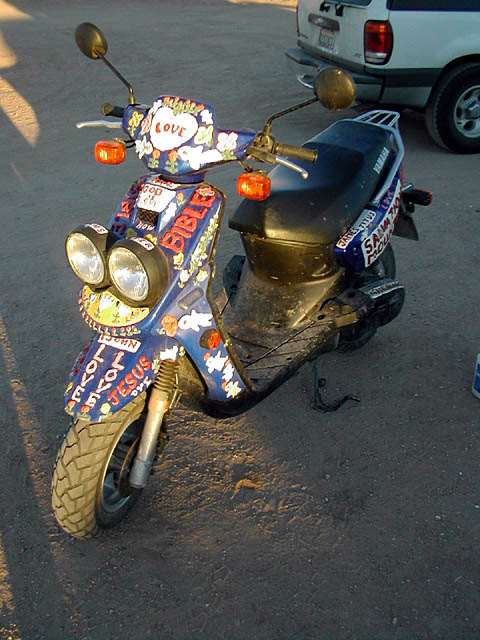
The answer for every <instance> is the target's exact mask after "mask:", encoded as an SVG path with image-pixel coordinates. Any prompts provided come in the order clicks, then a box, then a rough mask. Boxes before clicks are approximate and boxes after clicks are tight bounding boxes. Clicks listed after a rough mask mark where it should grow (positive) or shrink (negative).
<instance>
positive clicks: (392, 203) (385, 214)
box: [335, 174, 402, 271]
mask: <svg viewBox="0 0 480 640" xmlns="http://www.w3.org/2000/svg"><path fill="white" fill-rule="evenodd" d="M401 186H402V185H401V180H400V175H399V174H397V175H396V176H395V178H394V180H393V182H392V184H391V186H390V188H389V189H388V191H387V193H386V194H385V196H384V197H383V199H382V200H381V202H380V204H379V205H378V206H375V207H374V206H370V207H369V208H367V209H365V210H364V211H363V212H362V213H361V215H360V216H359V218H358V219H357V220H356V222H355V223H354V224H353V226H352V227H350V229H349V230H348V231H347V232H346V233H345V234H344V235H343V236H341V238H339V240H338V241H337V243H336V245H335V255H336V257H337V260H338V261H339V263H340V264H341V265H343V266H345V267H348V268H350V269H353V270H354V271H363V270H364V269H368V267H370V266H371V265H372V264H373V263H374V262H375V260H377V259H378V258H379V257H380V256H381V255H382V253H383V252H384V251H385V249H386V248H387V246H388V244H389V243H390V240H391V237H392V235H393V232H394V231H395V224H396V221H397V219H398V215H399V212H400V200H401Z"/></svg>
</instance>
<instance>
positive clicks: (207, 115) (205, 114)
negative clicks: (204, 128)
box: [200, 109, 213, 124]
mask: <svg viewBox="0 0 480 640" xmlns="http://www.w3.org/2000/svg"><path fill="white" fill-rule="evenodd" d="M200 117H201V119H202V122H204V123H205V124H213V119H212V114H211V112H210V111H209V110H208V109H204V110H203V111H202V112H201V114H200Z"/></svg>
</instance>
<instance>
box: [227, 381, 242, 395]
mask: <svg viewBox="0 0 480 640" xmlns="http://www.w3.org/2000/svg"><path fill="white" fill-rule="evenodd" d="M225 391H226V392H227V398H236V397H237V396H238V394H239V393H241V392H242V390H241V389H240V385H239V384H238V382H237V381H235V382H228V383H227V384H226V385H225Z"/></svg>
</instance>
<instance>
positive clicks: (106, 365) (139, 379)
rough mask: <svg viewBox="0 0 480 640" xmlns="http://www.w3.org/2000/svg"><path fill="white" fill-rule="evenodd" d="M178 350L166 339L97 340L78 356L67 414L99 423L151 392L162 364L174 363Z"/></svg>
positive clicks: (69, 387) (102, 337)
mask: <svg viewBox="0 0 480 640" xmlns="http://www.w3.org/2000/svg"><path fill="white" fill-rule="evenodd" d="M177 355H178V346H177V345H175V343H174V341H172V340H171V339H170V338H168V337H166V336H141V337H140V338H139V339H137V338H135V339H134V338H117V337H113V336H108V335H104V334H102V335H98V336H95V337H94V338H93V339H92V341H91V342H90V343H89V344H88V345H87V346H86V347H85V349H84V350H83V351H82V352H81V353H80V354H79V356H78V358H77V360H76V362H75V364H74V366H73V369H72V371H71V373H70V377H69V381H68V383H67V387H66V390H65V411H66V412H67V413H68V414H69V415H71V416H73V417H77V418H78V417H81V418H87V419H89V420H92V421H100V420H102V419H104V418H105V417H107V416H108V415H110V414H112V413H115V412H117V411H119V410H120V409H122V407H124V406H125V405H126V404H128V403H129V402H131V400H133V399H134V398H135V397H137V396H138V395H139V394H140V393H142V392H143V391H145V390H146V389H148V387H149V386H150V385H151V384H152V382H153V381H154V378H155V372H156V371H157V370H158V367H159V364H160V361H161V360H165V359H172V360H175V359H176V358H177Z"/></svg>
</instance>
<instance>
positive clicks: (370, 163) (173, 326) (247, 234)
mask: <svg viewBox="0 0 480 640" xmlns="http://www.w3.org/2000/svg"><path fill="white" fill-rule="evenodd" d="M76 41H77V44H78V46H79V48H80V49H81V51H82V52H83V53H84V54H85V55H87V56H88V57H90V58H92V59H100V60H103V62H104V63H105V64H107V66H109V68H110V69H112V71H113V72H114V73H115V74H116V75H117V77H118V78H119V79H120V80H121V81H122V82H123V83H124V84H125V85H126V86H127V88H128V92H129V100H128V104H127V106H125V107H116V106H112V105H110V104H105V105H103V108H102V110H103V114H104V116H106V117H109V118H111V119H109V120H105V119H104V120H97V121H88V122H80V123H78V124H77V127H78V128H84V127H108V128H112V129H122V130H123V132H124V135H123V137H121V138H115V139H113V140H101V141H99V142H97V144H96V145H95V158H96V160H97V161H98V162H100V163H104V164H119V163H120V162H122V161H123V160H124V159H125V155H126V150H127V149H128V148H134V149H135V151H136V153H137V155H138V157H139V158H140V159H141V160H142V161H143V162H144V163H145V164H146V166H147V168H148V172H147V173H146V174H145V175H143V176H142V177H140V178H139V179H137V180H135V182H134V183H133V184H132V185H131V186H130V188H129V189H128V191H127V192H126V194H125V196H124V197H123V198H122V199H121V201H120V202H119V204H118V206H117V207H116V208H115V210H114V212H113V215H112V217H111V219H110V221H109V223H108V224H107V225H103V224H100V223H89V224H84V225H81V226H79V227H77V228H76V229H74V230H73V231H72V232H71V233H69V234H68V236H67V238H66V243H65V247H66V255H67V259H68V262H69V264H70V266H71V268H72V270H73V271H74V273H75V274H76V276H78V278H79V279H80V280H81V281H82V283H83V288H82V290H81V292H80V295H79V300H78V302H79V307H80V312H81V314H82V317H83V318H84V320H85V322H86V323H87V324H88V326H89V327H91V329H92V330H93V331H94V335H93V337H92V339H91V341H90V342H89V344H88V345H87V346H86V347H85V349H84V350H83V351H82V352H81V353H80V355H79V356H78V358H77V360H76V362H75V364H74V366H73V369H72V371H71V374H70V377H69V380H68V384H67V387H66V390H65V409H66V412H67V413H68V414H69V415H70V416H71V418H72V421H71V425H70V428H69V430H68V432H67V434H66V436H65V438H64V441H63V443H62V445H61V447H60V450H59V452H58V456H57V460H56V463H55V468H54V473H53V480H52V505H53V511H54V514H55V516H56V519H57V521H58V522H59V524H60V526H61V527H62V528H63V529H64V530H65V531H66V532H68V533H69V534H70V535H72V536H74V537H77V538H87V537H91V536H93V535H95V534H96V533H97V532H98V531H99V530H100V529H103V528H107V527H111V526H113V525H115V524H116V523H118V522H119V521H120V520H121V519H122V518H123V517H124V516H125V514H126V513H127V512H128V510H129V509H130V508H131V507H132V506H133V504H134V503H135V501H136V500H137V499H138V496H139V494H140V492H141V490H142V489H143V488H144V487H145V486H146V484H147V480H148V478H149V476H150V474H151V470H152V465H153V464H154V461H155V460H156V459H157V458H158V456H160V455H161V454H162V451H163V449H164V447H165V445H166V442H167V438H168V436H167V428H166V425H167V419H166V416H167V415H168V414H169V413H171V412H172V411H174V409H175V407H176V406H177V404H178V402H180V401H181V402H182V403H184V405H185V406H188V407H191V408H192V411H193V410H196V411H202V412H204V413H206V414H208V415H212V416H216V417H228V416H233V415H238V414H240V413H242V412H245V411H247V410H248V409H250V408H251V407H253V406H254V405H255V404H256V403H258V402H259V401H261V400H262V399H263V398H265V397H266V396H267V395H269V394H270V393H272V391H274V390H275V389H276V388H277V387H279V385H281V384H282V383H283V382H285V381H286V380H288V379H289V378H290V377H291V376H292V375H293V374H294V373H295V372H297V371H298V370H299V368H300V367H301V366H302V365H303V364H305V363H306V362H307V361H312V360H315V359H316V358H318V356H319V355H320V354H321V353H324V352H326V351H331V350H334V349H340V350H343V351H345V350H351V349H356V348H359V347H361V346H363V345H364V344H366V342H368V341H369V340H370V339H371V338H372V337H373V335H374V334H375V332H376V331H377V329H378V328H379V327H381V326H383V325H386V324H387V323H389V322H391V321H392V320H394V318H396V317H397V316H398V314H399V313H400V310H401V308H402V305H403V302H404V287H403V286H402V284H401V283H400V282H398V281H397V280H396V279H395V259H394V254H393V250H392V248H391V244H390V240H391V237H392V235H393V234H396V235H399V236H403V237H405V238H409V239H414V240H417V239H418V234H417V230H416V227H415V223H414V221H413V218H412V213H413V211H414V208H415V205H416V204H421V205H426V204H429V202H430V195H429V194H428V193H427V192H424V191H420V190H417V189H415V188H414V187H413V186H412V185H411V184H406V183H405V182H404V179H403V175H402V160H403V157H404V146H403V143H402V139H401V136H400V132H399V129H398V120H399V115H398V114H397V113H395V112H391V111H370V112H368V113H364V114H362V115H360V116H358V117H356V118H348V119H344V120H340V121H338V122H335V123H334V124H333V125H331V126H330V127H328V128H327V129H326V130H325V131H322V132H321V133H319V134H318V135H316V136H314V137H312V138H311V139H310V140H309V141H308V142H306V143H305V144H304V145H303V146H301V147H297V146H292V145H287V144H282V143H280V142H278V141H277V140H276V139H275V138H274V136H273V134H272V125H273V122H274V121H275V120H276V119H277V118H279V117H282V116H285V115H287V114H289V113H291V112H293V111H295V110H297V109H300V108H305V107H307V106H309V105H311V104H313V103H315V102H318V101H320V102H321V103H322V104H323V105H324V106H325V107H327V108H330V109H340V108H346V107H348V106H350V105H351V104H352V102H353V100H354V97H355V88H354V83H353V81H352V79H351V78H350V76H348V74H346V73H344V72H342V71H340V70H338V69H333V68H332V69H327V70H324V71H323V72H321V73H320V74H319V76H318V77H317V79H316V82H315V96H314V97H313V98H311V99H309V100H306V101H304V102H302V103H300V104H297V105H294V106H292V107H290V108H288V109H285V110H283V111H280V112H277V113H275V114H273V115H272V116H271V117H270V118H269V119H268V120H267V122H266V124H265V126H264V127H263V129H262V130H261V131H260V132H255V131H251V130H232V129H222V128H220V127H218V126H217V120H216V116H215V111H214V109H213V107H212V106H211V105H208V104H206V103H204V102H202V101H200V100H196V99H192V98H182V97H177V96H171V95H161V96H159V97H158V98H157V99H156V100H155V101H154V102H153V105H151V106H146V105H142V104H139V103H138V102H137V100H136V97H135V93H134V90H133V88H132V87H131V85H130V84H129V83H128V82H127V81H126V80H125V78H124V77H123V76H122V75H121V74H120V72H119V71H118V70H117V69H116V68H115V67H114V66H113V65H112V64H111V62H110V61H109V60H107V58H106V53H107V42H106V39H105V37H104V35H103V33H102V32H101V31H100V29H98V28H97V27H96V26H94V25H92V24H90V23H83V24H81V25H79V27H78V28H77V30H76ZM292 159H294V160H295V162H294V161H293V160H292ZM252 161H256V162H259V163H264V164H265V163H267V164H272V165H275V168H273V170H272V171H271V172H270V174H267V173H265V172H263V171H259V170H255V169H254V167H252V166H251V164H250V163H251V162H252ZM228 162H237V163H240V165H241V166H242V168H243V171H242V173H241V175H240V176H239V178H238V182H237V188H238V192H239V194H240V195H241V196H243V198H244V200H243V201H242V203H241V204H240V206H239V207H238V209H237V210H236V211H235V212H234V214H233V216H232V217H231V219H230V227H231V228H233V229H235V230H236V231H238V232H239V233H240V235H241V239H242V242H243V247H244V250H245V255H244V256H234V257H232V259H231V260H230V262H229V264H228V265H227V267H226V269H225V271H224V274H223V287H222V288H221V291H220V292H219V293H217V294H214V293H213V289H212V281H213V277H214V271H215V249H216V244H217V240H218V236H219V231H220V224H221V220H222V216H223V212H224V202H225V197H224V194H223V193H222V192H221V191H220V190H219V189H218V188H217V187H215V186H213V185H212V184H210V183H209V182H207V181H206V179H205V175H206V172H207V171H209V170H210V169H213V168H215V167H217V166H220V165H223V164H225V163H228Z"/></svg>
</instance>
